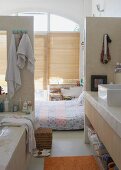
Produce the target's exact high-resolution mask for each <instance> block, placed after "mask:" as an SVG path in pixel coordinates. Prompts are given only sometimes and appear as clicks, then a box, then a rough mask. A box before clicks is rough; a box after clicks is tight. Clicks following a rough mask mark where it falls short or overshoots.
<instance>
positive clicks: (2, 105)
mask: <svg viewBox="0 0 121 170" xmlns="http://www.w3.org/2000/svg"><path fill="white" fill-rule="evenodd" d="M3 111H4V104H3V101H0V112H3Z"/></svg>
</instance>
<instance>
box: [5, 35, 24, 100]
mask: <svg viewBox="0 0 121 170" xmlns="http://www.w3.org/2000/svg"><path fill="white" fill-rule="evenodd" d="M5 80H6V81H7V85H8V95H9V97H10V98H12V97H13V96H14V94H15V92H16V91H17V90H18V89H19V88H20V87H21V77H20V69H19V68H18V66H17V53H16V43H15V36H14V34H12V37H11V42H10V48H9V53H8V67H7V71H6V78H5Z"/></svg>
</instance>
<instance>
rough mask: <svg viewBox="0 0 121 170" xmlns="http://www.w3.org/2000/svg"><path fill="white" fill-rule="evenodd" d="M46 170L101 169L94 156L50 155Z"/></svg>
mask: <svg viewBox="0 0 121 170" xmlns="http://www.w3.org/2000/svg"><path fill="white" fill-rule="evenodd" d="M44 170H100V169H99V167H98V164H97V162H96V160H95V158H94V157H93V156H73V157H49V158H45V159H44Z"/></svg>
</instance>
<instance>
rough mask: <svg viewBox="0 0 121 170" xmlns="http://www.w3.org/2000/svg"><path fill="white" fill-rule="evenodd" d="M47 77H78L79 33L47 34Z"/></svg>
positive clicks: (66, 78) (65, 78)
mask: <svg viewBox="0 0 121 170" xmlns="http://www.w3.org/2000/svg"><path fill="white" fill-rule="evenodd" d="M49 40H50V45H49V79H51V78H54V77H55V78H56V77H60V78H61V79H63V80H68V79H79V53H80V52H79V42H80V34H79V33H50V34H49Z"/></svg>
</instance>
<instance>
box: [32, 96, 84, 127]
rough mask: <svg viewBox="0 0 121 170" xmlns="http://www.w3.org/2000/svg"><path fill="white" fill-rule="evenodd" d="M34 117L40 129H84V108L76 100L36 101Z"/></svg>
mask: <svg viewBox="0 0 121 170" xmlns="http://www.w3.org/2000/svg"><path fill="white" fill-rule="evenodd" d="M35 117H36V119H37V120H38V121H39V124H40V127H43V128H52V129H54V130H77V129H83V128H84V106H80V105H78V104H77V99H75V100H69V101H65V100H62V101H46V102H45V101H40V102H39V101H38V102H37V103H36V104H35Z"/></svg>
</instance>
